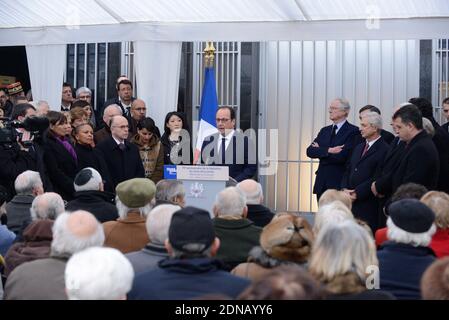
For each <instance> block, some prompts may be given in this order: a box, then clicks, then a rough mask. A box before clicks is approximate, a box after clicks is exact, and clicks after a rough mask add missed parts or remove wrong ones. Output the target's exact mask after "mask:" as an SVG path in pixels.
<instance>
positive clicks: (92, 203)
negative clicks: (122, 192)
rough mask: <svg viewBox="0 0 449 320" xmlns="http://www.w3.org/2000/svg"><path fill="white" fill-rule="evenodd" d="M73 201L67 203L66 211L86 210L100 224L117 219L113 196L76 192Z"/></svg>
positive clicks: (101, 193)
mask: <svg viewBox="0 0 449 320" xmlns="http://www.w3.org/2000/svg"><path fill="white" fill-rule="evenodd" d="M74 196H75V199H73V200H72V201H70V202H69V203H67V206H66V209H67V211H75V210H86V211H89V212H90V213H92V214H93V215H94V216H95V218H97V220H98V221H100V222H101V223H103V222H106V221H115V220H117V218H118V212H117V208H116V206H115V205H114V195H113V194H112V193H109V192H101V191H78V192H76V193H75V195H74Z"/></svg>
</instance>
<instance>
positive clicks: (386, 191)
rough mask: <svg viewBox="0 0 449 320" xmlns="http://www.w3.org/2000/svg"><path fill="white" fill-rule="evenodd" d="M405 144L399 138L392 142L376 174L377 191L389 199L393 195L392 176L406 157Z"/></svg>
mask: <svg viewBox="0 0 449 320" xmlns="http://www.w3.org/2000/svg"><path fill="white" fill-rule="evenodd" d="M404 148H405V142H403V141H399V137H396V138H394V140H393V141H392V142H391V144H390V147H389V149H388V152H387V154H386V155H385V158H384V161H383V163H382V164H381V166H380V167H379V168H378V171H377V172H376V189H377V192H379V193H380V194H382V195H384V196H385V198H389V197H390V196H391V195H392V193H393V189H392V176H393V173H394V171H395V170H396V169H397V167H398V166H399V164H400V163H401V160H402V157H403V156H404Z"/></svg>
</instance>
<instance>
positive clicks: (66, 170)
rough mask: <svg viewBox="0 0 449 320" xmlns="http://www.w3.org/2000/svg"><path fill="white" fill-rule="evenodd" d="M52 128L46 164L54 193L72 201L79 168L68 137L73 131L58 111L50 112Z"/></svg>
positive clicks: (46, 149) (45, 159) (48, 133)
mask: <svg viewBox="0 0 449 320" xmlns="http://www.w3.org/2000/svg"><path fill="white" fill-rule="evenodd" d="M47 118H48V120H49V122H50V127H49V130H48V132H47V141H46V142H45V143H44V150H45V153H44V162H45V165H46V166H47V172H48V176H49V178H50V181H51V183H52V184H53V188H54V191H55V192H56V193H59V194H60V195H61V197H63V198H64V199H65V200H67V201H69V200H72V197H73V192H74V188H73V179H74V178H75V175H76V173H77V172H78V171H77V167H78V157H77V155H76V152H75V149H74V148H73V146H72V144H71V143H70V138H69V137H68V135H69V134H70V132H71V131H72V128H71V126H70V123H69V122H68V121H67V118H66V116H65V115H64V114H63V113H61V112H57V111H49V112H48V114H47Z"/></svg>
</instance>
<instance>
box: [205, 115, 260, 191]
mask: <svg viewBox="0 0 449 320" xmlns="http://www.w3.org/2000/svg"><path fill="white" fill-rule="evenodd" d="M215 120H216V123H217V129H218V131H219V132H218V133H216V134H213V135H210V136H208V137H206V138H205V139H204V142H203V145H202V147H201V159H202V160H201V162H202V163H203V164H206V165H225V166H228V167H229V176H230V177H232V178H233V179H235V180H236V181H237V182H240V181H243V180H245V179H250V178H253V177H254V176H255V174H256V171H257V160H256V159H257V158H256V148H255V145H254V143H253V141H252V140H251V139H250V138H249V137H248V136H245V135H244V134H243V133H241V132H240V131H236V130H235V129H234V127H235V111H234V109H233V108H232V107H228V106H224V107H220V108H218V110H217V113H216V115H215ZM223 150H224V151H223Z"/></svg>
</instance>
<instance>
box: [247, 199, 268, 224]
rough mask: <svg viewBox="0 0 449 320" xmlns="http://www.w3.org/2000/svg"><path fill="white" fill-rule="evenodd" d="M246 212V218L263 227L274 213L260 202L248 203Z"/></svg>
mask: <svg viewBox="0 0 449 320" xmlns="http://www.w3.org/2000/svg"><path fill="white" fill-rule="evenodd" d="M246 206H247V207H248V214H247V216H246V218H247V219H248V220H251V221H252V222H254V225H255V226H257V227H261V228H263V227H265V226H266V225H267V224H269V223H270V221H271V220H272V219H273V217H274V213H273V212H271V210H270V209H269V208H267V207H265V206H264V205H261V204H248V205H246Z"/></svg>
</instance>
